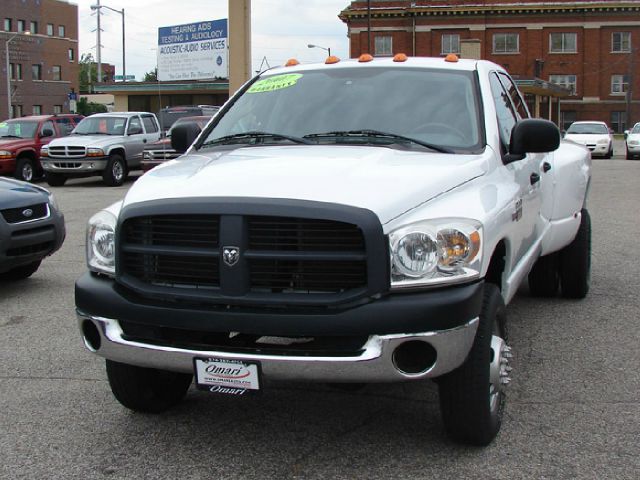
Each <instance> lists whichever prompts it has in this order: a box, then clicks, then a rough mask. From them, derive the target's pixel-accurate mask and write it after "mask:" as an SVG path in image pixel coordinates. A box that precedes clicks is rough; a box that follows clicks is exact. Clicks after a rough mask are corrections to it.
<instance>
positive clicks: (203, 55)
mask: <svg viewBox="0 0 640 480" xmlns="http://www.w3.org/2000/svg"><path fill="white" fill-rule="evenodd" d="M228 77H229V75H228V69H227V20H226V19H223V20H211V21H208V22H199V23H189V24H186V25H175V26H172V27H160V28H159V29H158V80H161V81H173V80H203V79H208V78H228Z"/></svg>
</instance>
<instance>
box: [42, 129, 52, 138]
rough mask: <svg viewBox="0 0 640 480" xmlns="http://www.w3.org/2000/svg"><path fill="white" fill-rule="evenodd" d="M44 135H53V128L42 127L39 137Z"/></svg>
mask: <svg viewBox="0 0 640 480" xmlns="http://www.w3.org/2000/svg"><path fill="white" fill-rule="evenodd" d="M45 137H53V130H51V129H50V128H43V129H42V131H41V132H40V138H45Z"/></svg>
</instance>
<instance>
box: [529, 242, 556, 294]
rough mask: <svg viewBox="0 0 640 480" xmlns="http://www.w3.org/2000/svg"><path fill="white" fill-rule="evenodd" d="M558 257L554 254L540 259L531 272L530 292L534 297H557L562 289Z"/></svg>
mask: <svg viewBox="0 0 640 480" xmlns="http://www.w3.org/2000/svg"><path fill="white" fill-rule="evenodd" d="M559 270H560V265H559V261H558V255H557V254H555V253H552V254H550V255H545V256H544V257H540V258H538V260H536V263H535V264H534V265H533V268H532V269H531V272H529V292H530V293H531V295H533V296H534V297H543V298H548V297H555V296H556V295H557V293H558V290H559V289H560V271H559Z"/></svg>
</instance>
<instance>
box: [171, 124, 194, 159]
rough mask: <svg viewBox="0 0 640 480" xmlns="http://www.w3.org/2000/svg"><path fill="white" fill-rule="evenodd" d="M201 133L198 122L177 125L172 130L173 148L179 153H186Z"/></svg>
mask: <svg viewBox="0 0 640 480" xmlns="http://www.w3.org/2000/svg"><path fill="white" fill-rule="evenodd" d="M200 131H201V129H200V126H199V125H198V124H197V123H196V122H186V123H183V124H180V125H176V126H175V127H173V129H172V130H171V148H173V149H174V150H175V151H176V152H178V153H184V152H186V151H187V150H189V147H190V146H191V144H192V143H193V142H194V141H195V140H196V138H198V135H200Z"/></svg>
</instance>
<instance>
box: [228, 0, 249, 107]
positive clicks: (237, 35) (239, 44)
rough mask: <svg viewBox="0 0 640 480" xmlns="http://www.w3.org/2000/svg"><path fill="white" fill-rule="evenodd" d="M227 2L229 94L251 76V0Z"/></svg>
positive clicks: (231, 0)
mask: <svg viewBox="0 0 640 480" xmlns="http://www.w3.org/2000/svg"><path fill="white" fill-rule="evenodd" d="M228 2H229V24H228V26H229V32H228V35H229V96H231V95H233V94H234V93H235V92H237V91H238V90H239V89H240V87H241V86H242V84H243V83H245V82H246V81H247V80H249V79H250V78H251V0H228Z"/></svg>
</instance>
